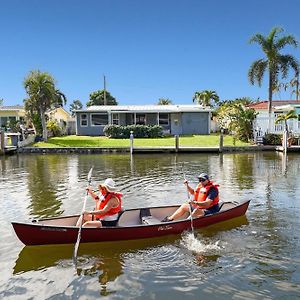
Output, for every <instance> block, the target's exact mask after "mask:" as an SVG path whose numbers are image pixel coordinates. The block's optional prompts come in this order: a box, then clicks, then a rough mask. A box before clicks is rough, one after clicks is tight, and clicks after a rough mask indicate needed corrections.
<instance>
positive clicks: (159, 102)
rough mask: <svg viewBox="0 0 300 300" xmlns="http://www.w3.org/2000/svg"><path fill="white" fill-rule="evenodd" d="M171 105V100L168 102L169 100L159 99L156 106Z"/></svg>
mask: <svg viewBox="0 0 300 300" xmlns="http://www.w3.org/2000/svg"><path fill="white" fill-rule="evenodd" d="M171 104H173V103H172V100H170V99H169V98H159V99H158V103H157V105H171Z"/></svg>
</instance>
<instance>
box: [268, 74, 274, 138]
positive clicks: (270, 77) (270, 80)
mask: <svg viewBox="0 0 300 300" xmlns="http://www.w3.org/2000/svg"><path fill="white" fill-rule="evenodd" d="M272 88H273V77H272V70H271V68H270V70H269V102H268V112H269V126H268V127H269V128H268V130H269V133H271V118H272V97H273V90H272Z"/></svg>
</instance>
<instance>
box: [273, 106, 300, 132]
mask: <svg viewBox="0 0 300 300" xmlns="http://www.w3.org/2000/svg"><path fill="white" fill-rule="evenodd" d="M290 119H298V115H297V114H296V112H295V110H293V109H292V110H290V111H288V112H287V113H286V114H280V115H278V116H277V118H276V120H275V124H279V123H280V122H284V129H285V131H286V132H288V131H289V128H288V124H287V121H288V120H290Z"/></svg>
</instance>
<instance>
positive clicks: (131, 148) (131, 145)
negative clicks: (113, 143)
mask: <svg viewBox="0 0 300 300" xmlns="http://www.w3.org/2000/svg"><path fill="white" fill-rule="evenodd" d="M133 139H134V137H133V131H130V154H132V153H133Z"/></svg>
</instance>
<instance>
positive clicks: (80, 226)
mask: <svg viewBox="0 0 300 300" xmlns="http://www.w3.org/2000/svg"><path fill="white" fill-rule="evenodd" d="M92 171H93V167H92V168H91V169H90V171H89V174H88V186H90V184H91V178H92ZM88 186H87V187H88ZM88 194H89V193H88V191H86V194H85V197H84V201H83V206H82V212H81V216H80V217H79V218H81V220H80V225H79V229H78V235H77V240H76V243H75V246H74V252H73V262H74V265H75V267H77V252H78V248H79V244H80V240H81V229H82V223H83V213H84V211H85V207H86V201H87V198H88Z"/></svg>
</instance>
